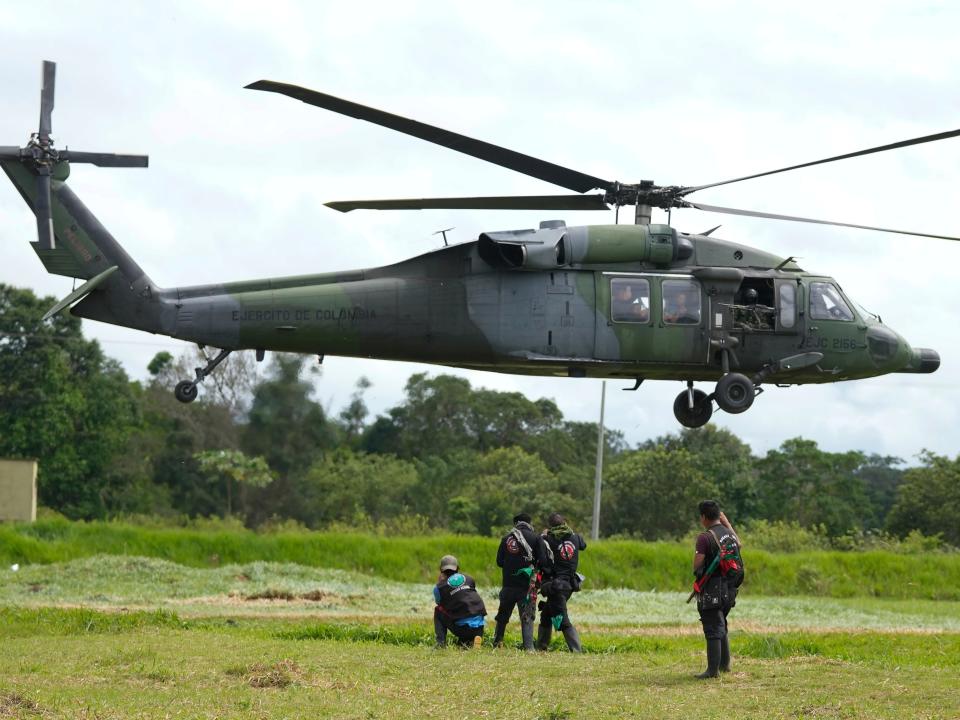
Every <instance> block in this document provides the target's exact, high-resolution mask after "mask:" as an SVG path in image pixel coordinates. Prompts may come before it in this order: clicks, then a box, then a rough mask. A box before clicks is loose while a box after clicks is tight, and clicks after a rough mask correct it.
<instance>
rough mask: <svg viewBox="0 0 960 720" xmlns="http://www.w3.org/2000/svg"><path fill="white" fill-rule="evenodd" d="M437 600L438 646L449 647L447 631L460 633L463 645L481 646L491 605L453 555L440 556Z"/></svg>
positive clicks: (435, 587) (434, 592)
mask: <svg viewBox="0 0 960 720" xmlns="http://www.w3.org/2000/svg"><path fill="white" fill-rule="evenodd" d="M433 599H434V600H435V601H436V603H437V606H436V608H434V611H433V632H434V634H435V635H436V638H437V647H446V645H447V631H450V632H452V633H453V634H454V635H455V636H456V638H457V644H458V645H460V646H461V647H470V646H471V645H479V644H480V643H481V642H482V641H483V625H484V616H485V615H486V614H487V608H486V607H485V606H484V604H483V598H481V597H480V593H478V592H477V583H476V582H475V581H474V579H473V578H472V577H470V576H469V575H464V574H463V573H462V572H460V563H458V562H457V559H456V558H455V557H454V556H453V555H444V556H443V557H442V558H440V577H438V578H437V584H436V585H435V586H434V588H433Z"/></svg>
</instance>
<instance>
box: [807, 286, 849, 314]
mask: <svg viewBox="0 0 960 720" xmlns="http://www.w3.org/2000/svg"><path fill="white" fill-rule="evenodd" d="M810 317H811V318H813V319H814V320H843V321H846V322H851V321H853V319H854V315H853V311H852V310H851V309H850V306H849V305H847V301H846V300H844V299H843V296H841V295H840V291H839V290H837V288H836V286H834V285H833V284H831V283H827V282H813V283H810Z"/></svg>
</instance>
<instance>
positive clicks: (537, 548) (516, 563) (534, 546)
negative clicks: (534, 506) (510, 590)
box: [497, 522, 547, 588]
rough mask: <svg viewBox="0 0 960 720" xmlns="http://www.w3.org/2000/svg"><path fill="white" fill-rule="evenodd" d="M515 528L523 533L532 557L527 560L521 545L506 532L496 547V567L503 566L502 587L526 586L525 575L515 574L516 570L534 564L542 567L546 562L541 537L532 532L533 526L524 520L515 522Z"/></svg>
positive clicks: (536, 566)
mask: <svg viewBox="0 0 960 720" xmlns="http://www.w3.org/2000/svg"><path fill="white" fill-rule="evenodd" d="M517 529H518V530H519V531H520V532H521V533H522V534H523V539H524V540H526V541H527V545H529V546H530V549H531V550H532V551H533V558H532V560H531V561H528V560H527V558H526V556H525V553H524V549H523V546H522V545H521V544H520V543H519V542H517V539H516V538H515V537H514V536H513V533H512V532H510V533H507V534H506V535H504V536H503V539H502V540H501V541H500V547H499V548H497V567H501V568H503V583H502V584H503V587H523V588H525V587H527V585H528V583H529V581H528V579H527V577H526V576H525V575H517V574H516V573H517V570H521V569H523V568H525V567H530V566H531V565H533V566H534V572H536V570H537V568H542V567H543V566H544V564H545V563H546V558H547V551H546V549H545V548H544V545H543V538H542V537H540V536H539V535H537V533H536V532H534V530H533V527H532V526H531V525H529V524H528V523H525V522H520V523H517Z"/></svg>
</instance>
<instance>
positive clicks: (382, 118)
mask: <svg viewBox="0 0 960 720" xmlns="http://www.w3.org/2000/svg"><path fill="white" fill-rule="evenodd" d="M247 89H249V90H264V91H267V92H275V93H280V94H281V95H287V96H289V97H292V98H296V99H297V100H301V101H303V102H305V103H307V104H308V105H316V106H317V107H322V108H325V109H327V110H332V111H333V112H336V113H340V114H341V115H348V116H350V117H353V118H357V119H358V120H366V121H367V122H371V123H373V124H374V125H380V126H382V127H385V128H389V129H391V130H396V131H397V132H402V133H405V134H407V135H413V136H414V137H418V138H420V139H421V140H426V141H427V142H432V143H435V144H437V145H442V146H443V147H446V148H450V149H451V150H456V151H457V152H462V153H464V154H466V155H472V156H473V157H475V158H479V159H480V160H486V161H487V162H490V163H493V164H495V165H500V166H501V167H505V168H508V169H510V170H515V171H516V172H519V173H523V174H524V175H529V176H531V177H535V178H538V179H540V180H545V181H546V182H548V183H553V184H554V185H559V186H560V187H565V188H567V189H568V190H575V191H577V192H587V191H588V190H592V189H594V188H603V189H604V190H607V189H610V188H611V187H613V183H611V182H610V181H608V180H603V179H601V178H598V177H594V176H593V175H586V174H584V173H581V172H578V171H576V170H571V169H569V168H565V167H563V166H561V165H555V164H554V163H551V162H547V161H546V160H541V159H539V158H535V157H532V156H530V155H524V154H523V153H518V152H515V151H513V150H508V149H507V148H503V147H500V146H499V145H493V144H491V143H488V142H484V141H483V140H475V139H474V138H470V137H467V136H466V135H460V134H458V133H455V132H450V131H449V130H443V129H442V128H438V127H434V126H433V125H427V124H426V123H422V122H419V121H417V120H410V119H409V118H405V117H401V116H400V115H394V114H392V113H388V112H384V111H383V110H377V109H376V108H371V107H367V106H365V105H359V104H357V103H355V102H350V101H349V100H342V99H340V98H337V97H334V96H333V95H327V94H325V93H322V92H317V91H316V90H309V89H307V88H303V87H300V86H298V85H289V84H287V83H280V82H274V81H273V80H258V81H257V82H255V83H251V84H249V85H247Z"/></svg>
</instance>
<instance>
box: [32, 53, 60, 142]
mask: <svg viewBox="0 0 960 720" xmlns="http://www.w3.org/2000/svg"><path fill="white" fill-rule="evenodd" d="M56 84H57V64H56V63H54V62H50V61H49V60H44V61H43V90H41V91H40V130H39V132H38V133H37V134H38V136H39V138H40V142H42V143H48V142H49V141H50V132H51V122H52V118H51V116H52V115H53V98H54V90H55V89H56Z"/></svg>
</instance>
